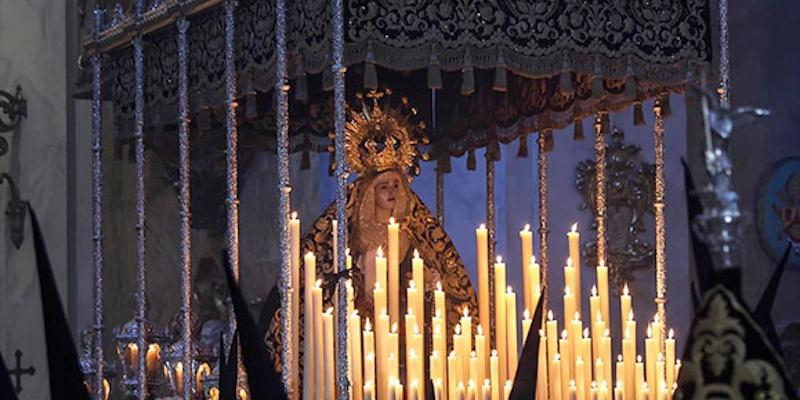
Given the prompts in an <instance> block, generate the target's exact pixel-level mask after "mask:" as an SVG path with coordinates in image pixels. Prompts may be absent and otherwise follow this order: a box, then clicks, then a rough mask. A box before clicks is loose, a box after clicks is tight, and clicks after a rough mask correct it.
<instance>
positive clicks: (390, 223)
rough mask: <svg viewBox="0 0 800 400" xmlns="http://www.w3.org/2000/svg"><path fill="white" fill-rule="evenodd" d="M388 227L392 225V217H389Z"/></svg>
mask: <svg viewBox="0 0 800 400" xmlns="http://www.w3.org/2000/svg"><path fill="white" fill-rule="evenodd" d="M389 225H394V217H389Z"/></svg>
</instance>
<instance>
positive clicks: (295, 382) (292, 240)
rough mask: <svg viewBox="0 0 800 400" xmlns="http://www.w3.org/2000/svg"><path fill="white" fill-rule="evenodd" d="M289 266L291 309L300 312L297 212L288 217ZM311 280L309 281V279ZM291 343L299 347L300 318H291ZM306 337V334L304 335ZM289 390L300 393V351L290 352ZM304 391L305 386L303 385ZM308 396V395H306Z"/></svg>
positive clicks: (298, 222)
mask: <svg viewBox="0 0 800 400" xmlns="http://www.w3.org/2000/svg"><path fill="white" fill-rule="evenodd" d="M289 255H290V258H289V267H290V269H291V271H292V272H291V273H292V292H291V295H292V310H294V312H300V220H299V219H297V213H296V212H293V213H292V214H291V216H290V218H289ZM309 282H311V281H309ZM291 325H292V345H293V346H297V347H296V348H298V349H299V348H300V318H292V322H291ZM306 337H308V336H306ZM289 379H290V382H292V385H291V391H292V393H294V394H295V396H299V395H301V393H300V392H299V390H300V387H299V382H300V352H299V351H295V352H293V353H292V373H291V377H290V378H289ZM303 390H304V391H305V387H303ZM307 398H310V397H307Z"/></svg>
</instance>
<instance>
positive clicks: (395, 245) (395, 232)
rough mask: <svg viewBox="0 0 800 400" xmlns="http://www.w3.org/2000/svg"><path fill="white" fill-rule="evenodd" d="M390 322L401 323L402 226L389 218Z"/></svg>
mask: <svg viewBox="0 0 800 400" xmlns="http://www.w3.org/2000/svg"><path fill="white" fill-rule="evenodd" d="M388 229H389V236H388V237H389V264H388V267H389V269H388V272H389V321H390V322H391V323H393V324H394V323H397V322H399V321H400V233H399V232H400V231H399V230H400V225H399V224H397V223H396V222H395V220H394V218H393V217H392V218H389V225H388Z"/></svg>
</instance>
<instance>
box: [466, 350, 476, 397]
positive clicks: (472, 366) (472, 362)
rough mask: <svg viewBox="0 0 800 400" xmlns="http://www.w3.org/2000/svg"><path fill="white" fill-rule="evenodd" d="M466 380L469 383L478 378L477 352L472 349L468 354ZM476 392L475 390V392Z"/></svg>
mask: <svg viewBox="0 0 800 400" xmlns="http://www.w3.org/2000/svg"><path fill="white" fill-rule="evenodd" d="M468 378H469V379H468V380H469V382H470V383H474V381H476V380H477V378H478V354H477V353H475V352H474V351H473V352H471V353H470V355H469V375H468ZM475 394H477V392H476V393H475Z"/></svg>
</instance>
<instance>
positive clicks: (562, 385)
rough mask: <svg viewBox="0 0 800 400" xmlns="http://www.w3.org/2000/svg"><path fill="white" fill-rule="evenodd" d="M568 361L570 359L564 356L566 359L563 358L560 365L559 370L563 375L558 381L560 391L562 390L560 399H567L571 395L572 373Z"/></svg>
mask: <svg viewBox="0 0 800 400" xmlns="http://www.w3.org/2000/svg"><path fill="white" fill-rule="evenodd" d="M567 361H568V359H567V358H566V357H565V356H564V357H561V360H560V363H559V369H560V373H561V375H560V377H559V379H558V381H557V382H556V383H557V384H558V386H559V390H560V392H559V398H560V399H566V397H567V396H568V395H569V381H570V372H569V362H567ZM556 383H554V384H556Z"/></svg>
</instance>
